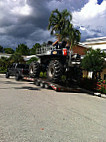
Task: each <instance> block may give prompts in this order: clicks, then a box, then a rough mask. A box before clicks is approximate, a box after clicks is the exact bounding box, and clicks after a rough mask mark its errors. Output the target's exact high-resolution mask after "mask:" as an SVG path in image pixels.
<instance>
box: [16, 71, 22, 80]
mask: <svg viewBox="0 0 106 142" xmlns="http://www.w3.org/2000/svg"><path fill="white" fill-rule="evenodd" d="M15 79H16V81H19V80H20V79H21V77H20V75H19V74H18V73H17V74H16V75H15Z"/></svg>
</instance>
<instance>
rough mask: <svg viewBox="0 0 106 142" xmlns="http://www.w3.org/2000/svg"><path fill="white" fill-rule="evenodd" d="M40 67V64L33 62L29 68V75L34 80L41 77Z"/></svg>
mask: <svg viewBox="0 0 106 142" xmlns="http://www.w3.org/2000/svg"><path fill="white" fill-rule="evenodd" d="M39 74H40V65H39V63H38V62H32V63H31V64H30V66H29V75H30V76H31V77H33V78H35V77H39Z"/></svg>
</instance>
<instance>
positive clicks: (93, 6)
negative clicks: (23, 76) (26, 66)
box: [0, 0, 106, 49]
mask: <svg viewBox="0 0 106 142" xmlns="http://www.w3.org/2000/svg"><path fill="white" fill-rule="evenodd" d="M56 8H58V9H59V10H60V11H62V10H63V9H68V11H70V12H71V13H72V16H73V21H72V22H73V24H74V26H75V27H76V28H78V29H79V30H80V32H81V40H82V41H84V40H85V39H86V38H92V37H101V36H106V0H0V45H2V46H3V47H12V48H14V49H15V48H16V47H17V45H18V44H20V43H24V44H27V45H28V46H29V47H30V48H31V47H32V46H33V45H34V44H35V43H36V42H39V43H43V42H47V41H48V40H53V41H54V40H55V38H54V37H53V36H50V32H49V31H48V30H47V26H48V19H49V16H50V14H51V11H52V10H54V9H56Z"/></svg>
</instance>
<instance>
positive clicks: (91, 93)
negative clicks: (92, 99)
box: [81, 88, 106, 98]
mask: <svg viewBox="0 0 106 142" xmlns="http://www.w3.org/2000/svg"><path fill="white" fill-rule="evenodd" d="M81 90H82V91H83V92H84V93H88V94H90V95H93V96H97V97H102V98H106V94H101V93H98V92H93V91H89V90H86V89H83V88H81Z"/></svg>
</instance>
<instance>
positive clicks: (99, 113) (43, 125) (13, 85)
mask: <svg viewBox="0 0 106 142" xmlns="http://www.w3.org/2000/svg"><path fill="white" fill-rule="evenodd" d="M0 142H106V99H105V98H100V97H96V96H91V95H88V94H85V93H59V92H55V91H53V90H46V89H41V88H39V87H37V86H35V85H33V84H32V83H31V82H25V81H19V82H16V81H15V79H14V78H10V79H5V77H4V76H3V75H0Z"/></svg>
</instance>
